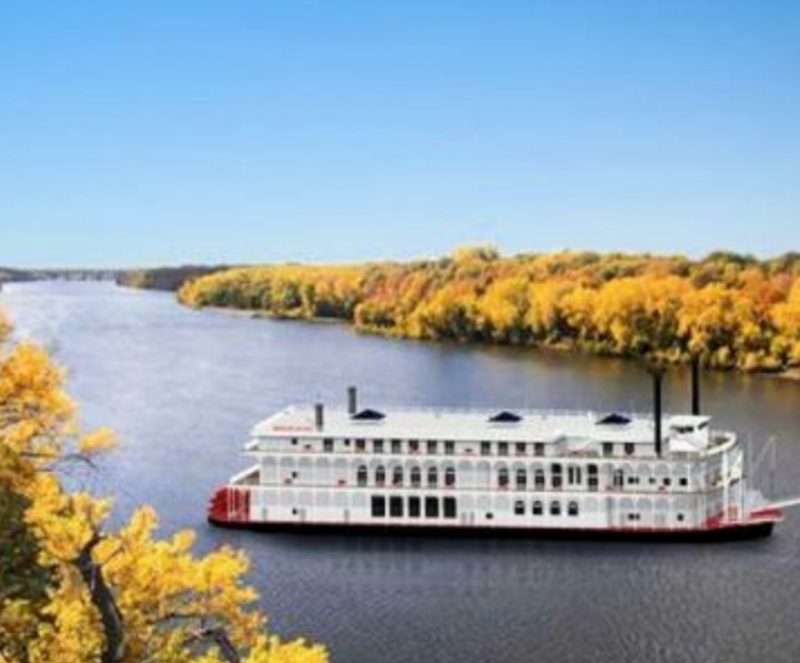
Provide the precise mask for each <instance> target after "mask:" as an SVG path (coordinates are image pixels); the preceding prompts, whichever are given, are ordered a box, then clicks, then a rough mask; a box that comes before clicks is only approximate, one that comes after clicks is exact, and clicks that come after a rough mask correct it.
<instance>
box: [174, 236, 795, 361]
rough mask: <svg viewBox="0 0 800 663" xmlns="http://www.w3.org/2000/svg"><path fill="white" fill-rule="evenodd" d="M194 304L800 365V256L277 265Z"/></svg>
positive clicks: (222, 285)
mask: <svg viewBox="0 0 800 663" xmlns="http://www.w3.org/2000/svg"><path fill="white" fill-rule="evenodd" d="M178 298H179V300H180V301H181V302H182V303H184V304H186V305H188V306H192V307H197V308H202V307H222V308H232V309H241V310H249V311H254V312H259V313H261V314H264V315H270V316H277V317H286V318H302V319H311V318H328V319H338V320H343V321H346V322H348V323H351V324H353V325H354V326H355V328H356V329H358V330H359V331H364V332H371V333H380V334H387V335H393V336H398V337H403V338H413V339H431V340H436V339H452V340H456V341H464V342H482V343H500V344H507V345H519V346H532V347H548V348H556V349H560V350H567V351H581V352H588V353H593V354H600V355H608V356H620V357H636V358H639V357H646V358H650V359H657V360H659V361H666V362H671V363H679V362H685V361H688V360H689V359H690V358H691V356H693V355H696V356H698V357H699V358H700V360H701V361H702V363H703V364H704V365H705V366H708V367H712V368H718V369H741V370H746V371H784V370H787V369H792V368H795V367H797V366H798V365H800V254H797V253H788V254H785V255H783V256H780V257H778V258H774V259H770V260H757V259H755V258H753V257H750V256H743V255H739V254H734V253H725V252H718V253H714V254H711V255H709V256H707V257H706V258H703V259H702V260H691V259H688V258H685V257H682V256H653V255H631V254H621V253H613V254H599V253H592V252H560V253H551V254H526V255H517V256H513V257H502V256H500V255H499V254H498V253H497V252H496V251H495V250H494V249H492V248H488V247H477V248H470V249H461V250H457V251H455V252H454V253H453V254H452V255H451V256H447V257H444V258H441V259H438V260H423V261H414V262H406V263H400V262H380V263H362V264H355V265H297V264H284V265H265V266H258V267H243V268H234V269H228V270H222V271H216V272H213V273H210V274H207V275H205V276H201V277H199V278H195V279H191V280H189V281H187V282H186V283H184V284H183V286H182V287H181V288H180V290H179V291H178Z"/></svg>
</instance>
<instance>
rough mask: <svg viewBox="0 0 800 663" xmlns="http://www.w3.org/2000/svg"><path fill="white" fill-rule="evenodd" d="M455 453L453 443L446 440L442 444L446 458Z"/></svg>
mask: <svg viewBox="0 0 800 663" xmlns="http://www.w3.org/2000/svg"><path fill="white" fill-rule="evenodd" d="M455 452H456V444H455V442H453V441H451V440H448V441H447V442H445V443H444V453H445V455H446V456H452V455H453V454H454V453H455Z"/></svg>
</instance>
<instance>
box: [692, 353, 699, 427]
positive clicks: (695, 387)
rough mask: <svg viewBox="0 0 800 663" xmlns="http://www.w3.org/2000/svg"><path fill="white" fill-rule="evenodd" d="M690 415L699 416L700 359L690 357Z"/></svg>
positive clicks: (694, 356) (695, 356)
mask: <svg viewBox="0 0 800 663" xmlns="http://www.w3.org/2000/svg"><path fill="white" fill-rule="evenodd" d="M692 414H700V357H698V356H697V355H693V356H692Z"/></svg>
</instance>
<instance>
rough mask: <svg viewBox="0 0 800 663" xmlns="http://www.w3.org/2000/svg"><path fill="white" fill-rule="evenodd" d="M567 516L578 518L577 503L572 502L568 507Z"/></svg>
mask: <svg viewBox="0 0 800 663" xmlns="http://www.w3.org/2000/svg"><path fill="white" fill-rule="evenodd" d="M567 514H568V515H570V516H577V515H578V503H577V502H570V503H569V504H568V505H567Z"/></svg>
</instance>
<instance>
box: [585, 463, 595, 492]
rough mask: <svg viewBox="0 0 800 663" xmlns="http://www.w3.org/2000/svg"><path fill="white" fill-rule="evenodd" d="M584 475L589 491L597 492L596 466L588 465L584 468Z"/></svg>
mask: <svg viewBox="0 0 800 663" xmlns="http://www.w3.org/2000/svg"><path fill="white" fill-rule="evenodd" d="M586 473H587V475H588V477H587V480H588V484H589V490H597V465H589V467H587V468H586Z"/></svg>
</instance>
